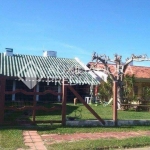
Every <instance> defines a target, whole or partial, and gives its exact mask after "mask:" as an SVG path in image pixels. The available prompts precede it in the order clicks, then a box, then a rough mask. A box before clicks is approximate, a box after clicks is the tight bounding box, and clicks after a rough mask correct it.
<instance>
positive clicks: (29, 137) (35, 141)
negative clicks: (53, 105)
mask: <svg viewBox="0 0 150 150" xmlns="http://www.w3.org/2000/svg"><path fill="white" fill-rule="evenodd" d="M23 138H24V143H25V145H26V146H28V147H29V148H28V149H26V150H47V149H46V147H45V146H44V142H43V140H42V138H41V136H40V135H39V134H38V133H37V131H24V132H23ZM18 150H23V149H18Z"/></svg>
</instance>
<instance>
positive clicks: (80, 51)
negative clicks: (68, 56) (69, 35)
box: [60, 43, 91, 56]
mask: <svg viewBox="0 0 150 150" xmlns="http://www.w3.org/2000/svg"><path fill="white" fill-rule="evenodd" d="M60 44H61V45H62V46H63V47H65V48H68V49H70V50H75V52H76V53H80V54H82V55H83V54H84V55H88V56H89V55H91V52H89V51H87V50H85V49H83V48H80V47H77V46H74V45H70V44H66V43H60Z"/></svg>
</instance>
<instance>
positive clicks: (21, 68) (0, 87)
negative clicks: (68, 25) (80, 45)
mask: <svg viewBox="0 0 150 150" xmlns="http://www.w3.org/2000/svg"><path fill="white" fill-rule="evenodd" d="M56 55H57V54H56V52H55V51H45V52H44V53H43V56H32V55H20V54H13V49H10V48H6V51H5V52H4V53H0V91H1V92H0V124H1V123H3V122H4V113H5V110H11V111H22V112H23V111H26V110H30V111H32V117H33V123H35V122H41V123H43V122H46V123H48V122H49V123H50V122H51V123H62V124H63V125H65V121H66V102H69V101H71V102H73V98H74V97H77V98H78V99H79V100H80V101H81V102H82V103H83V104H84V105H85V107H86V108H87V109H88V110H89V111H90V112H91V113H92V114H93V115H94V116H95V117H96V118H97V119H98V120H99V121H101V122H102V123H103V124H104V121H103V120H102V119H101V118H100V117H99V116H98V115H97V113H96V112H95V111H94V110H93V109H92V108H91V107H90V106H89V105H88V104H87V103H86V102H85V100H84V97H85V96H90V94H92V93H90V91H91V87H94V86H95V85H98V84H99V83H100V81H99V80H98V79H99V77H98V76H97V75H95V74H94V73H93V72H92V71H90V70H89V68H87V66H85V65H84V64H83V63H82V62H80V61H79V59H77V58H75V59H69V58H58V57H57V56H56ZM43 102H46V103H45V104H46V105H47V106H50V105H48V104H49V103H52V104H55V103H56V102H61V104H62V105H61V107H56V106H54V107H52V108H49V107H48V108H47V107H45V105H44V106H41V104H42V103H43ZM53 102H54V103H53ZM16 103H17V105H16ZM18 104H19V105H18ZM37 110H42V111H54V110H60V111H61V115H62V120H52V121H50V120H47V121H42V120H41V121H36V119H35V118H36V111H37Z"/></svg>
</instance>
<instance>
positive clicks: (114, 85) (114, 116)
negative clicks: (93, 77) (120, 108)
mask: <svg viewBox="0 0 150 150" xmlns="http://www.w3.org/2000/svg"><path fill="white" fill-rule="evenodd" d="M113 121H114V123H115V126H117V81H114V82H113Z"/></svg>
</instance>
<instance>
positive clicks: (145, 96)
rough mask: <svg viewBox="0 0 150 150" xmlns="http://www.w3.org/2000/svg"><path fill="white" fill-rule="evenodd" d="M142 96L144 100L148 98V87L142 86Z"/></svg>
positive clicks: (149, 93)
mask: <svg viewBox="0 0 150 150" xmlns="http://www.w3.org/2000/svg"><path fill="white" fill-rule="evenodd" d="M143 98H144V99H145V100H146V99H149V98H150V87H148V86H146V87H143Z"/></svg>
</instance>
